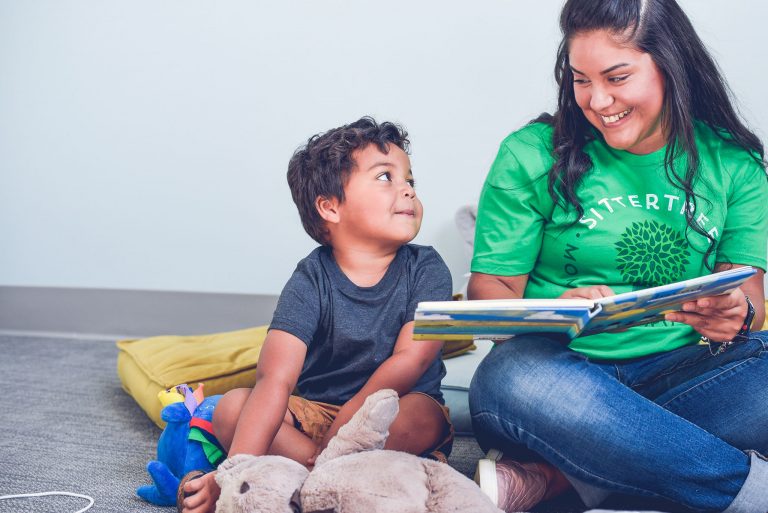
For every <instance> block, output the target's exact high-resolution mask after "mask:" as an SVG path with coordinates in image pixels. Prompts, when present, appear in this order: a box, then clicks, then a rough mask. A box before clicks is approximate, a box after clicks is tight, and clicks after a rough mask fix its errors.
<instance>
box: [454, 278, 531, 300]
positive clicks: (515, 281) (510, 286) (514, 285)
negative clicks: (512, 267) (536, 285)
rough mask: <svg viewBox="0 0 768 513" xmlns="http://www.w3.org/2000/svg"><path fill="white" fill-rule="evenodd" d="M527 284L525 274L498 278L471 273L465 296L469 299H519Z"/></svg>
mask: <svg viewBox="0 0 768 513" xmlns="http://www.w3.org/2000/svg"><path fill="white" fill-rule="evenodd" d="M527 284H528V275H527V274H518V275H517V276H498V275H495V274H483V273H472V276H470V278H469V285H468V286H467V296H468V297H469V299H520V298H522V297H523V292H525V286H526V285H527Z"/></svg>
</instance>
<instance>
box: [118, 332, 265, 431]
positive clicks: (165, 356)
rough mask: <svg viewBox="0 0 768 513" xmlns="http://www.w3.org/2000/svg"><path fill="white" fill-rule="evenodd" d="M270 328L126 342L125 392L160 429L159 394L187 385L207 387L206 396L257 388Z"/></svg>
mask: <svg viewBox="0 0 768 513" xmlns="http://www.w3.org/2000/svg"><path fill="white" fill-rule="evenodd" d="M266 335H267V326H259V327H256V328H249V329H245V330H239V331H230V332H226V333H215V334H212V335H197V336H160V337H151V338H144V339H138V340H121V341H119V342H118V343H117V347H118V348H119V349H120V351H119V353H118V356H117V374H118V376H120V382H121V383H122V385H123V389H124V390H125V391H126V392H127V393H128V394H129V395H130V396H131V397H133V399H134V400H135V401H136V402H137V403H138V404H139V406H140V407H141V408H142V409H143V410H144V411H145V412H146V413H147V415H149V418H151V419H152V420H153V421H154V422H155V424H157V425H158V426H160V427H161V428H162V427H164V425H165V423H164V422H162V420H161V419H160V411H161V410H162V405H161V404H160V401H159V400H158V398H157V394H158V393H159V392H161V391H163V390H165V389H167V388H170V387H173V386H175V385H180V384H182V383H187V384H189V385H190V386H192V387H193V388H195V387H196V386H197V384H198V383H204V384H205V388H204V390H205V395H206V396H211V395H215V394H223V393H224V392H226V391H228V390H231V389H233V388H242V387H252V386H253V384H254V381H255V377H256V364H257V363H258V361H259V352H260V351H261V346H262V344H263V343H264V338H265V337H266Z"/></svg>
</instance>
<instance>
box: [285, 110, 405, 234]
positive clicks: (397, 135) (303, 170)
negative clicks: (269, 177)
mask: <svg viewBox="0 0 768 513" xmlns="http://www.w3.org/2000/svg"><path fill="white" fill-rule="evenodd" d="M369 144H375V145H376V147H377V148H378V149H379V151H381V152H382V153H389V145H390V144H394V145H395V146H397V147H398V148H400V149H401V150H403V151H404V152H406V153H408V151H409V145H410V141H409V140H408V132H406V131H405V129H404V128H403V127H401V126H399V125H397V124H395V123H390V122H384V123H381V124H379V123H377V122H376V120H374V119H373V118H372V117H370V116H365V117H362V118H360V119H358V120H357V121H355V122H353V123H350V124H348V125H344V126H340V127H338V128H333V129H331V130H328V131H327V132H325V133H322V134H316V135H313V136H312V137H310V138H309V140H308V141H307V144H306V145H304V146H302V147H300V148H299V149H297V150H296V151H295V152H294V154H293V156H292V157H291V160H290V162H289V163H288V186H289V187H290V188H291V196H292V197H293V202H294V203H296V207H298V209H299V216H300V217H301V224H302V225H303V226H304V230H306V232H307V233H308V234H309V236H310V237H312V238H313V239H315V240H316V241H317V242H319V243H320V244H322V245H326V246H327V245H329V243H330V241H329V240H328V229H327V228H326V226H325V221H324V220H323V218H322V217H320V214H319V213H318V211H317V208H316V207H315V201H316V200H317V198H318V197H323V198H329V199H330V198H336V199H338V200H339V201H340V202H343V201H344V185H345V184H346V183H347V180H348V179H349V176H350V174H351V173H352V168H353V167H354V166H355V161H354V160H353V158H352V153H353V152H354V151H355V150H360V149H363V148H365V147H366V146H368V145H369Z"/></svg>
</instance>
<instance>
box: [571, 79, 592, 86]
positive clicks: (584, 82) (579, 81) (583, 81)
mask: <svg viewBox="0 0 768 513" xmlns="http://www.w3.org/2000/svg"><path fill="white" fill-rule="evenodd" d="M573 83H574V84H579V85H584V84H588V83H589V80H587V79H586V78H574V79H573Z"/></svg>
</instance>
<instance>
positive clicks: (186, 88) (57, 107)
mask: <svg viewBox="0 0 768 513" xmlns="http://www.w3.org/2000/svg"><path fill="white" fill-rule="evenodd" d="M682 4H683V7H684V8H686V9H687V11H688V13H689V14H690V15H691V17H692V18H693V21H694V23H695V25H696V26H697V28H698V30H699V32H700V35H701V36H702V38H703V39H704V40H705V41H706V42H707V44H708V45H709V46H710V48H711V49H712V51H713V53H714V54H715V56H716V58H717V59H718V60H719V63H720V65H721V67H722V68H723V70H724V71H725V74H726V76H727V77H728V79H729V81H730V84H731V86H732V88H733V90H734V91H735V93H736V94H737V96H738V98H739V100H740V103H741V106H742V110H743V113H744V115H745V116H746V117H747V118H748V120H749V121H750V122H751V125H752V127H753V128H755V129H756V130H757V131H758V133H759V134H760V135H761V136H762V137H763V138H764V140H765V138H766V135H768V98H767V97H766V95H765V87H766V83H768V72H766V67H765V62H764V60H765V59H764V55H763V54H764V52H765V50H766V49H767V48H768V36H766V30H765V27H764V20H765V19H766V17H768V7H767V6H766V4H765V3H764V2H762V1H761V0H754V1H746V0H739V1H735V2H729V3H728V4H727V7H725V6H724V3H723V2H722V1H721V0H684V1H682ZM560 5H561V0H515V1H511V0H481V1H473V2H467V1H458V0H441V1H438V0H430V1H405V0H390V1H387V2H374V1H371V0H357V1H353V0H347V1H344V0H285V1H273V2H265V1H250V0H221V1H217V2H211V1H204V0H183V1H182V0H173V1H157V0H152V1H149V0H130V1H127V0H126V1H107V0H79V1H74V0H70V1H62V0H49V1H43V0H0V285H22V286H27V285H28V286H65V287H96V288H129V289H159V290H189V291H207V292H243V293H278V292H279V291H280V289H281V287H282V285H283V283H284V281H285V280H286V279H287V278H288V276H289V275H290V273H291V271H292V270H293V267H294V265H295V263H296V262H297V261H298V260H299V259H300V258H301V257H303V256H304V255H305V254H306V253H308V252H309V251H310V250H311V249H312V248H313V247H314V243H313V241H312V240H311V239H310V238H309V237H308V236H307V235H306V234H305V233H304V232H303V230H302V228H301V225H300V222H299V219H298V215H297V214H296V210H295V207H294V205H293V203H292V202H291V199H290V193H289V190H288V187H287V184H286V181H285V172H286V165H287V162H288V159H289V157H290V155H291V153H292V152H293V150H294V149H295V148H296V147H297V146H299V145H300V144H301V143H302V142H303V141H305V140H306V138H307V137H308V136H310V135H311V134H313V133H315V132H318V131H322V130H325V129H328V128H331V127H334V126H338V125H339V124H342V123H345V122H349V121H352V120H354V119H357V118H358V117H359V116H361V115H364V114H372V115H374V116H375V117H376V118H377V119H380V120H394V121H398V122H401V123H402V124H404V125H405V126H406V127H407V129H408V130H409V131H410V133H411V135H412V142H413V155H412V162H413V167H414V172H415V176H416V179H417V181H418V186H417V187H418V192H419V194H420V196H421V198H422V201H423V202H424V205H425V212H426V213H425V221H424V225H423V228H422V231H421V234H420V235H419V237H418V238H417V239H416V242H418V243H421V244H430V245H434V246H435V247H437V249H438V250H439V251H440V252H441V253H442V254H443V256H444V258H445V259H446V261H447V262H448V264H449V266H450V267H451V270H452V272H453V275H454V282H455V287H456V288H457V289H458V288H459V287H460V285H461V283H462V281H463V278H462V277H461V276H462V274H463V273H464V272H466V271H467V269H468V256H467V255H466V254H465V252H464V248H463V247H462V243H461V240H460V238H459V235H458V233H457V232H456V229H455V227H454V222H453V215H454V212H455V211H456V209H457V207H459V206H460V205H462V204H465V203H470V202H474V201H476V199H477V196H478V194H479V191H480V187H481V185H482V181H483V179H484V176H485V173H486V172H487V169H488V167H489V165H490V163H491V161H492V159H493V157H494V156H495V153H496V149H497V147H498V143H499V142H500V141H501V139H502V138H503V137H504V136H505V135H506V134H507V133H508V132H510V131H511V130H513V129H515V128H516V127H518V126H519V125H521V124H522V123H524V122H525V121H527V120H528V119H530V118H531V117H533V116H535V115H536V114H538V113H540V112H541V111H544V110H550V111H551V110H552V108H553V106H554V80H553V78H552V63H553V60H554V54H555V49H556V45H557V41H558V39H559V36H558V30H557V15H558V11H559V8H560Z"/></svg>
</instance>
